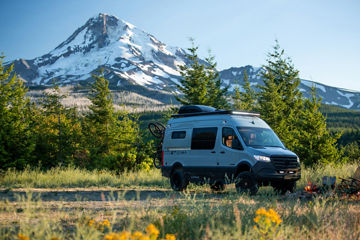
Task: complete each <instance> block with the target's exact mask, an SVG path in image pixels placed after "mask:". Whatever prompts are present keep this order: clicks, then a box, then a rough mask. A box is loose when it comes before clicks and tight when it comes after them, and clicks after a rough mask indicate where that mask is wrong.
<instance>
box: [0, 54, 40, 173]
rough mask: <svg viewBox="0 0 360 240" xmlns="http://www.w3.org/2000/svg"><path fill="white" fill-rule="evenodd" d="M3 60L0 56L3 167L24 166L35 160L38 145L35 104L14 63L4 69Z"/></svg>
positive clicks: (0, 161) (0, 160)
mask: <svg viewBox="0 0 360 240" xmlns="http://www.w3.org/2000/svg"><path fill="white" fill-rule="evenodd" d="M3 59H4V57H3V56H0V126H1V127H0V169H7V168H10V167H14V168H18V169H22V168H24V167H25V166H26V164H27V163H28V162H29V161H30V160H31V159H32V152H33V150H34V147H35V141H34V139H33V135H32V125H33V122H32V121H31V117H30V113H31V107H32V105H31V104H30V100H29V98H28V97H26V95H25V94H26V91H27V90H26V89H25V87H24V85H23V82H22V81H21V79H20V78H19V77H18V76H17V75H16V74H15V73H14V72H13V65H11V66H10V67H9V68H7V69H5V68H4V67H3Z"/></svg>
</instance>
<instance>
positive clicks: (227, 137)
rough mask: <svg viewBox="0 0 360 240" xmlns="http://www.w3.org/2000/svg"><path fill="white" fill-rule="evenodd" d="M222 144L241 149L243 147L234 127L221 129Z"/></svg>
mask: <svg viewBox="0 0 360 240" xmlns="http://www.w3.org/2000/svg"><path fill="white" fill-rule="evenodd" d="M222 144H223V145H225V146H226V147H229V148H232V149H238V150H243V147H242V145H241V143H240V141H239V139H238V138H237V136H236V134H235V131H234V129H232V128H229V127H224V128H223V129H222Z"/></svg>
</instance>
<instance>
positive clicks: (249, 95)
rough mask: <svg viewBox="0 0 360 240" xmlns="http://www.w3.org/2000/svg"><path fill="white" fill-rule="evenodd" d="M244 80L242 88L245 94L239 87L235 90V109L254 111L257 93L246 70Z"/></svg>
mask: <svg viewBox="0 0 360 240" xmlns="http://www.w3.org/2000/svg"><path fill="white" fill-rule="evenodd" d="M243 80H244V83H243V84H242V88H243V89H244V92H242V91H240V88H239V87H238V86H236V87H235V89H234V95H233V96H232V99H233V102H234V103H233V109H236V110H246V111H252V110H254V109H256V93H255V91H254V90H253V89H252V88H251V86H250V83H249V79H248V75H247V72H246V70H244V79H243Z"/></svg>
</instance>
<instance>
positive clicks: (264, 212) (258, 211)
mask: <svg viewBox="0 0 360 240" xmlns="http://www.w3.org/2000/svg"><path fill="white" fill-rule="evenodd" d="M266 214H267V211H266V210H265V208H259V209H258V210H256V215H266Z"/></svg>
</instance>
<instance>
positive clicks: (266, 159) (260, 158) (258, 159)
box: [254, 155, 270, 162]
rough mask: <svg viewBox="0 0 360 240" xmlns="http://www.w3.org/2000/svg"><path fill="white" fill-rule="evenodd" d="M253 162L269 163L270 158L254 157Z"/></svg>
mask: <svg viewBox="0 0 360 240" xmlns="http://www.w3.org/2000/svg"><path fill="white" fill-rule="evenodd" d="M254 158H255V160H257V161H262V162H270V158H269V157H266V156H260V155H254Z"/></svg>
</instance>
